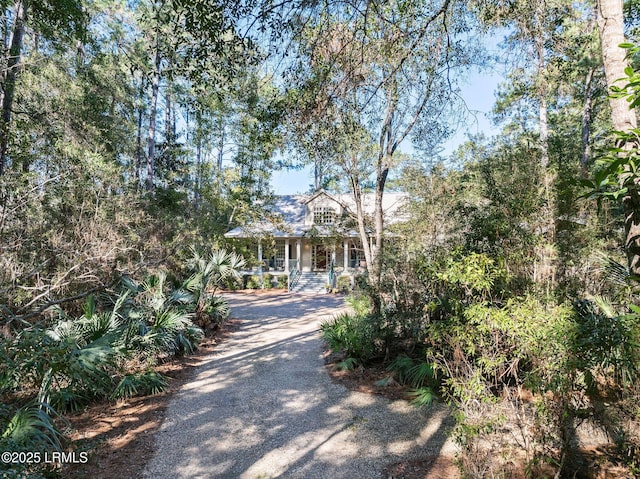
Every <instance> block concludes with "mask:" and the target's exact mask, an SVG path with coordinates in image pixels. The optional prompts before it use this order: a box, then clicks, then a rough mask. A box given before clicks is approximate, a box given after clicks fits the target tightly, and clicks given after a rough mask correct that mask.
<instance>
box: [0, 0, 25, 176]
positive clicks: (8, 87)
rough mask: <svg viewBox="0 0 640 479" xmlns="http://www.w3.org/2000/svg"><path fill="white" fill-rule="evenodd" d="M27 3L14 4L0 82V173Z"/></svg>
mask: <svg viewBox="0 0 640 479" xmlns="http://www.w3.org/2000/svg"><path fill="white" fill-rule="evenodd" d="M27 10H28V3H27V1H26V0H21V1H18V2H17V3H16V6H15V13H14V15H15V20H14V23H13V31H12V33H11V42H10V43H11V44H10V47H9V58H8V61H7V70H6V73H5V76H4V81H3V84H2V119H1V124H0V175H2V174H4V170H5V167H6V164H7V149H8V147H9V128H10V126H11V111H12V108H13V98H14V96H15V89H16V80H17V78H18V68H19V66H20V58H21V52H22V43H23V38H24V30H25V23H26V19H27Z"/></svg>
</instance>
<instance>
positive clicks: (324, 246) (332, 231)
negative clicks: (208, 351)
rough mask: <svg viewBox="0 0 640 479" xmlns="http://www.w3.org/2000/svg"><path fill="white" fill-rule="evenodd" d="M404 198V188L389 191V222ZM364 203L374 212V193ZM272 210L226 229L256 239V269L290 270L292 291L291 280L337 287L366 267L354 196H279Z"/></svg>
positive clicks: (320, 193)
mask: <svg viewBox="0 0 640 479" xmlns="http://www.w3.org/2000/svg"><path fill="white" fill-rule="evenodd" d="M406 197H407V196H406V194H402V193H387V194H386V195H385V201H384V202H383V210H384V211H385V215H386V217H387V221H393V220H397V219H399V218H400V217H401V216H402V213H401V209H402V206H403V204H404V202H405V200H406ZM363 206H364V211H365V213H366V214H371V213H373V206H374V205H373V195H365V198H364V205H363ZM271 213H272V214H273V215H272V217H273V219H272V220H270V221H262V222H259V223H256V224H251V225H247V226H244V227H237V228H235V229H233V230H231V231H229V232H228V233H226V234H225V236H226V237H227V238H231V239H234V238H235V239H244V240H247V239H249V240H250V241H251V242H252V243H253V246H254V248H255V255H256V258H257V264H258V266H257V268H256V269H255V270H254V273H257V274H263V273H265V272H269V273H272V274H275V275H277V274H286V275H287V276H289V281H288V283H289V285H290V289H291V290H295V286H296V284H292V283H297V282H301V283H303V284H304V283H309V282H311V283H313V288H315V289H317V290H318V291H319V290H320V289H321V288H324V287H325V286H327V285H328V286H332V287H334V286H335V282H336V279H337V278H338V277H339V276H345V275H347V276H349V277H351V278H352V277H353V276H354V275H356V274H360V273H364V272H365V271H366V260H365V256H364V249H363V247H362V240H361V238H360V236H359V235H358V233H357V227H356V222H355V204H354V201H353V199H352V197H351V196H350V195H332V194H329V193H327V192H326V191H324V190H319V191H317V192H316V193H314V194H311V195H285V196H279V197H277V198H276V201H275V203H274V207H273V209H272V211H271ZM368 241H371V239H368ZM314 279H315V281H312V280H314Z"/></svg>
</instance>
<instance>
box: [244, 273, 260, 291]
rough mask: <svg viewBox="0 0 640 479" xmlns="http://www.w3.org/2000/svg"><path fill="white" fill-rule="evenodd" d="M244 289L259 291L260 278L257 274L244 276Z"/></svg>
mask: <svg viewBox="0 0 640 479" xmlns="http://www.w3.org/2000/svg"><path fill="white" fill-rule="evenodd" d="M245 278H246V288H247V289H260V288H262V281H261V279H260V276H259V275H257V274H252V275H250V276H246V277H245Z"/></svg>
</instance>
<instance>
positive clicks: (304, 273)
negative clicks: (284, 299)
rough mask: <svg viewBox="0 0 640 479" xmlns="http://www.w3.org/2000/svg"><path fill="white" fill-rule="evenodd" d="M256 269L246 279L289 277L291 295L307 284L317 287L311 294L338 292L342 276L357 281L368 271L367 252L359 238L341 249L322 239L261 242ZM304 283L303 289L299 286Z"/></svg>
mask: <svg viewBox="0 0 640 479" xmlns="http://www.w3.org/2000/svg"><path fill="white" fill-rule="evenodd" d="M254 251H255V258H256V259H257V261H256V262H255V263H254V264H255V266H254V267H252V268H251V269H249V270H245V271H243V274H245V275H255V276H259V277H260V284H262V285H263V287H264V284H263V280H262V278H263V277H264V276H265V275H273V277H275V278H277V277H278V276H282V275H286V276H287V286H288V289H289V291H298V290H300V288H301V286H302V285H304V284H313V287H312V288H311V289H309V290H308V291H307V292H319V291H320V290H321V289H322V290H326V288H327V287H328V288H331V289H334V288H336V286H337V285H338V284H339V282H338V278H339V277H340V276H347V277H348V278H349V283H351V284H353V277H354V276H356V275H359V274H363V273H364V272H365V271H366V261H365V259H364V250H363V248H362V246H361V242H360V240H359V239H358V238H344V240H342V241H341V242H340V244H339V245H336V243H335V241H334V242H331V243H330V242H329V241H326V242H325V241H323V239H319V238H305V237H297V238H278V239H275V240H274V239H272V240H267V239H260V240H258V241H257V242H256V244H255V250H254ZM298 283H300V286H298Z"/></svg>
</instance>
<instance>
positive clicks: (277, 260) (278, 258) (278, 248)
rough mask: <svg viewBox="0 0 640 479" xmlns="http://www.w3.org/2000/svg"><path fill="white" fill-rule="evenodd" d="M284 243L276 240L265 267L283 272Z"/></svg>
mask: <svg viewBox="0 0 640 479" xmlns="http://www.w3.org/2000/svg"><path fill="white" fill-rule="evenodd" d="M284 250H285V248H284V241H282V240H276V244H275V248H274V252H273V253H274V254H273V256H272V257H271V258H269V259H268V260H267V266H269V268H272V269H277V270H284Z"/></svg>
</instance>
